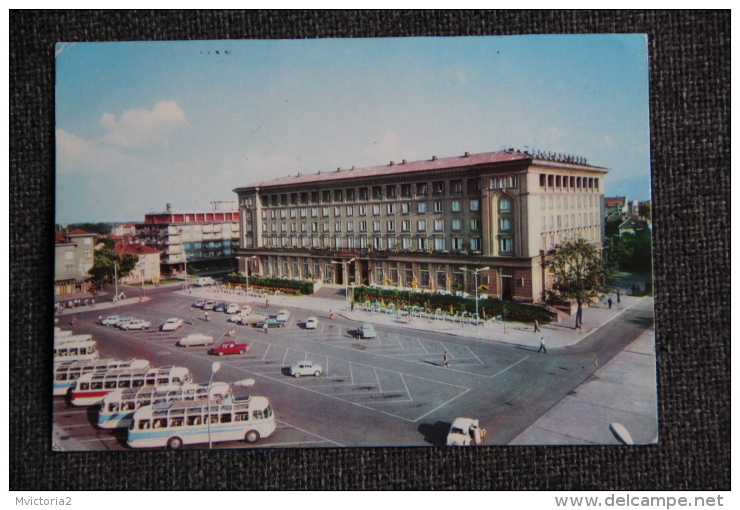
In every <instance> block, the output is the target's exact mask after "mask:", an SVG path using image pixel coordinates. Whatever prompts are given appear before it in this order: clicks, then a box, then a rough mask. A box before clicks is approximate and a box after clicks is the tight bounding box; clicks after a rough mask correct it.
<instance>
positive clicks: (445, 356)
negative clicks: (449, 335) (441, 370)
mask: <svg viewBox="0 0 740 510" xmlns="http://www.w3.org/2000/svg"><path fill="white" fill-rule="evenodd" d="M442 361H443V363H444V366H446V367H449V366H450V355H449V354H447V351H445V353H444V354H443V355H442Z"/></svg>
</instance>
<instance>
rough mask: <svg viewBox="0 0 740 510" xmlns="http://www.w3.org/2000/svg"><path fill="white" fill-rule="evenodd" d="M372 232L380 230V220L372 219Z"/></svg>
mask: <svg viewBox="0 0 740 510" xmlns="http://www.w3.org/2000/svg"><path fill="white" fill-rule="evenodd" d="M373 232H380V222H379V221H373Z"/></svg>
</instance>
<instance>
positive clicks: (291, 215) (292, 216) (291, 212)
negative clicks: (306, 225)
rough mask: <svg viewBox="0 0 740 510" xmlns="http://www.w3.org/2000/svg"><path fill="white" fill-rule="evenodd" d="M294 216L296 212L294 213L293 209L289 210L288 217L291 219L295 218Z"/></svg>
mask: <svg viewBox="0 0 740 510" xmlns="http://www.w3.org/2000/svg"><path fill="white" fill-rule="evenodd" d="M295 216H296V212H295V209H291V210H290V217H291V218H295Z"/></svg>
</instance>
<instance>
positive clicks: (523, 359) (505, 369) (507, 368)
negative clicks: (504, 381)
mask: <svg viewBox="0 0 740 510" xmlns="http://www.w3.org/2000/svg"><path fill="white" fill-rule="evenodd" d="M528 359H529V356H526V357H524V358H522V359H520V360H519V361H517V362H516V363H514V364H513V365H509V366H508V367H506V368H504V369H503V370H500V371H498V372H496V373H495V374H493V375H492V376H490V377H489V379H493V378H494V377H496V376H497V375H501V374H503V373H504V372H506V371H507V370H509V369H510V368H513V367H515V366H517V365H518V364H519V363H521V362H522V361H525V360H528Z"/></svg>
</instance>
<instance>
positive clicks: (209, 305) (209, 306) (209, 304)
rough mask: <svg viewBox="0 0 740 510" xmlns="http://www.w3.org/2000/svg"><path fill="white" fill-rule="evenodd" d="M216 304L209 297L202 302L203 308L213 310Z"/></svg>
mask: <svg viewBox="0 0 740 510" xmlns="http://www.w3.org/2000/svg"><path fill="white" fill-rule="evenodd" d="M215 306H216V302H215V301H214V300H212V299H209V300H208V301H206V302H205V303H203V310H213V308H214V307H215Z"/></svg>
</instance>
